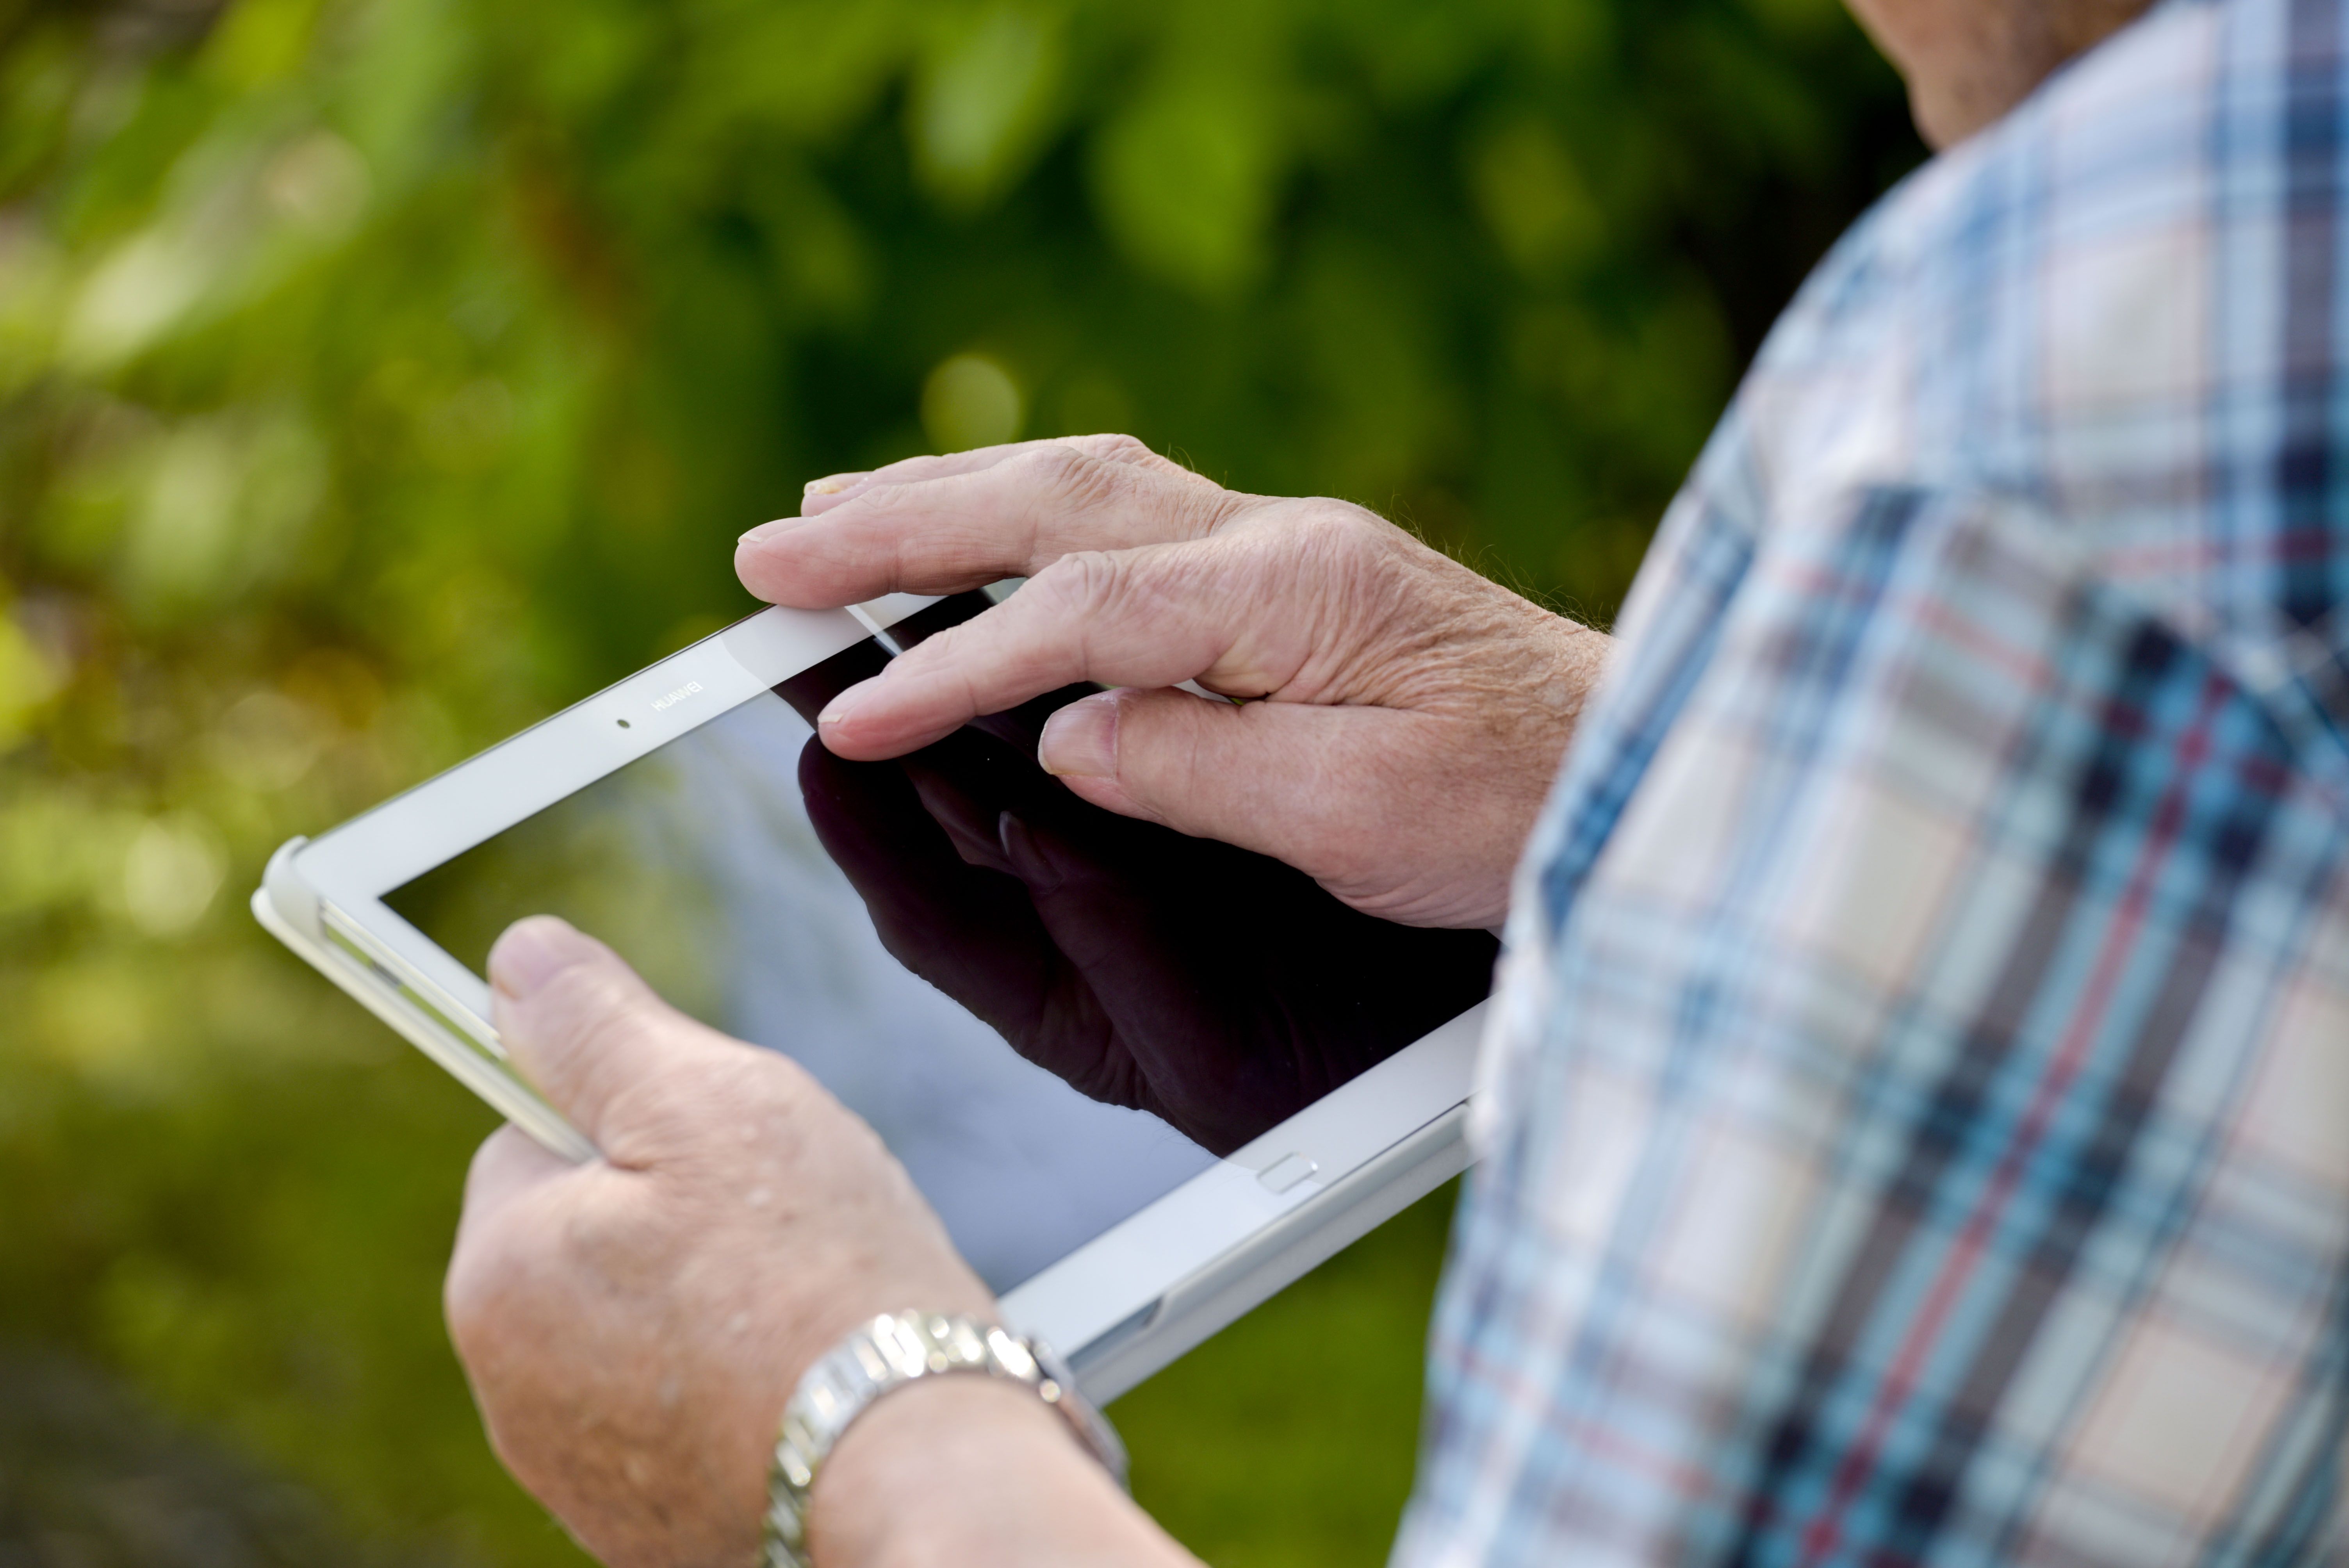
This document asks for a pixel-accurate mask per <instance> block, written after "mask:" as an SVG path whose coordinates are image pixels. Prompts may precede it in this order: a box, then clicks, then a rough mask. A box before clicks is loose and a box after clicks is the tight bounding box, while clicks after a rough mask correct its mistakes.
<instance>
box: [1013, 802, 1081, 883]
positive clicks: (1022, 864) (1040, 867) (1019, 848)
mask: <svg viewBox="0 0 2349 1568" xmlns="http://www.w3.org/2000/svg"><path fill="white" fill-rule="evenodd" d="M995 837H996V841H997V842H999V843H1000V844H1001V845H1002V846H1003V858H1004V859H1006V860H1008V861H1010V862H1011V869H1012V870H1013V871H1014V872H1017V873H1018V875H1019V880H1020V881H1021V882H1026V883H1027V884H1028V891H1029V892H1031V893H1051V892H1059V891H1060V889H1061V883H1062V882H1066V881H1067V880H1068V879H1067V878H1066V877H1064V876H1062V875H1061V868H1060V867H1059V866H1057V865H1055V864H1053V863H1052V857H1051V856H1050V855H1049V854H1047V853H1045V852H1044V846H1043V845H1042V844H1040V843H1039V842H1037V840H1036V834H1035V830H1033V829H1031V828H1030V827H1029V826H1028V824H1027V823H1025V822H1023V821H1021V820H1019V818H1017V817H1015V816H1013V815H1012V814H1011V813H1010V812H1009V811H1006V812H1004V813H1003V814H1002V815H1001V816H999V817H998V818H997V819H996V820H995Z"/></svg>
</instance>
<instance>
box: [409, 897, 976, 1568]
mask: <svg viewBox="0 0 2349 1568" xmlns="http://www.w3.org/2000/svg"><path fill="white" fill-rule="evenodd" d="M491 977H492V983H493V995H494V997H495V1004H494V1005H495V1007H496V1014H497V1024H498V1026H499V1028H500V1031H501V1033H502V1037H503V1038H504V1039H505V1041H506V1043H507V1046H508V1048H509V1049H510V1050H511V1051H512V1054H513V1057H514V1059H515V1061H516V1063H517V1064H518V1065H519V1066H520V1067H521V1068H523V1071H524V1072H525V1073H527V1074H528V1075H529V1077H530V1078H531V1079H532V1081H533V1082H534V1083H535V1084H537V1085H538V1086H539V1087H540V1088H541V1089H542V1090H543V1092H544V1093H545V1095H546V1097H547V1098H548V1099H549V1100H550V1101H552V1102H553V1103H554V1106H555V1108H556V1109H559V1110H561V1111H562V1112H563V1113H564V1115H565V1116H566V1117H568V1118H569V1119H571V1121H572V1122H573V1124H574V1126H576V1127H578V1128H579V1129H580V1130H581V1131H583V1132H585V1133H586V1134H587V1136H588V1137H589V1138H590V1139H591V1140H594V1142H595V1145H596V1147H597V1148H599V1149H601V1150H603V1151H604V1156H605V1158H604V1159H603V1160H601V1161H595V1162H594V1163H592V1164H588V1165H582V1166H574V1165H569V1164H565V1163H564V1162H563V1161H559V1160H557V1159H556V1158H555V1157H554V1156H553V1155H551V1154H548V1153H547V1152H546V1151H545V1150H542V1149H540V1148H539V1147H538V1145H536V1144H535V1143H533V1142H532V1141H531V1140H529V1139H527V1138H525V1137H524V1136H523V1134H521V1133H520V1132H517V1131H515V1130H513V1129H512V1128H507V1129H504V1130H502V1131H500V1132H499V1133H498V1134H497V1135H496V1136H494V1137H492V1139H491V1140H489V1141H488V1142H487V1143H485V1144H484V1145H482V1147H481V1153H480V1154H479V1155H478V1156H477V1157H476V1158H475V1160H474V1161H473V1169H472V1172H471V1178H470V1179H469V1180H468V1181H467V1183H466V1190H465V1215H464V1221H463V1223H462V1225H461V1226H460V1229H459V1231H458V1234H457V1247H456V1254H455V1256H454V1257H453V1258H452V1259H451V1260H450V1267H449V1278H448V1284H447V1288H446V1293H445V1295H446V1305H447V1310H448V1317H449V1327H450V1336H451V1337H452V1338H453V1339H454V1340H455V1342H456V1346H457V1350H458V1354H459V1355H460V1357H463V1359H464V1362H465V1367H466V1369H467V1371H468V1372H469V1373H470V1375H471V1377H472V1381H473V1389H474V1394H475V1397H476V1398H477V1399H478V1400H479V1401H480V1404H481V1411H482V1414H483V1416H484V1418H486V1420H487V1422H488V1425H489V1430H490V1438H491V1441H492V1444H493V1445H494V1446H495V1447H496V1449H497V1451H498V1456H499V1458H500V1459H502V1460H504V1461H505V1464H506V1466H507V1468H508V1469H510V1470H512V1471H513V1473H514V1475H515V1477H516V1478H517V1479H518V1480H521V1481H522V1483H523V1485H524V1486H526V1487H528V1488H529V1489H530V1490H531V1491H533V1493H535V1494H536V1495H537V1496H538V1497H539V1499H540V1500H541V1501H543V1502H544V1503H545V1504H546V1505H547V1506H548V1507H549V1508H551V1509H553V1510H554V1511H555V1513H556V1514H557V1515H559V1516H560V1517H561V1518H562V1519H563V1520H564V1522H565V1523H566V1524H568V1525H569V1526H570V1528H571V1530H572V1532H573V1533H574V1534H575V1535H576V1536H577V1537H578V1538H579V1540H580V1542H581V1543H582V1544H584V1545H585V1546H586V1547H587V1549H588V1550H589V1551H591V1552H593V1553H595V1554H596V1556H598V1557H599V1558H601V1559H602V1560H603V1561H605V1562H606V1563H614V1564H636V1563H642V1564H647V1565H650V1564H663V1565H678V1568H682V1565H687V1564H704V1563H706V1564H711V1565H716V1564H725V1565H727V1568H740V1565H741V1564H743V1563H748V1562H749V1561H750V1558H751V1555H752V1553H753V1551H754V1549H755V1547H756V1545H757V1529H758V1524H757V1521H758V1519H759V1516H760V1513H761V1508H762V1506H763V1499H764V1496H765V1482H764V1477H765V1470H766V1456H767V1453H768V1451H769V1449H770V1446H771V1444H772V1442H773V1440H774V1431H775V1421H776V1418H777V1416H778V1415H779V1414H780V1413H781V1409H782V1408H783V1403H784V1401H785V1400H786V1399H787V1398H789V1397H790V1394H791V1389H792V1385H793V1384H794V1382H796V1380H797V1379H798V1377H799V1375H800V1372H801V1371H802V1369H803V1368H804V1367H806V1366H807V1364H808V1363H809V1362H811V1361H812V1360H813V1359H814V1358H815V1357H817V1356H819V1355H821V1354H822V1353H823V1351H824V1350H825V1349H826V1348H828V1347H829V1346H830V1345H831V1344H832V1343H833V1341H834V1340H836V1339H837V1338H839V1336H841V1335H843V1334H844V1333H846V1332H847V1331H848V1329H849V1328H850V1327H852V1326H854V1324H855V1323H856V1322H858V1321H859V1320H860V1319H863V1318H866V1317H870V1316H872V1315H875V1314H877V1313H882V1312H895V1311H901V1310H903V1309H905V1307H907V1306H910V1305H916V1304H921V1305H927V1306H930V1307H932V1308H933V1309H934V1310H937V1311H945V1312H957V1311H960V1312H974V1313H979V1314H988V1313H991V1312H992V1311H993V1310H994V1302H993V1300H992V1298H991V1297H990V1296H989V1295H988V1291H987V1289H986V1287H985V1286H984V1285H982V1284H980V1283H979V1281H978V1277H977V1276H976V1275H974V1274H972V1273H971V1272H970V1270H969V1269H968V1267H966V1266H965V1265H964V1264H963V1263H962V1261H961V1260H960V1259H959V1258H958V1257H957V1256H956V1255H955V1253H954V1249H953V1248H952V1246H951V1245H949V1244H948V1243H947V1237H946V1233H945V1231H944V1229H943V1228H942V1227H941V1226H940V1225H939V1224H938V1222H937V1220H936V1217H935V1216H934V1215H933V1214H932V1213H931V1212H930V1210H929V1208H928V1205H926V1203H924V1202H923V1201H922V1199H921V1196H920V1194H919V1193H918V1192H916V1191H915V1190H914V1185H913V1183H912V1181H910V1180H909V1179H908V1178H907V1177H906V1175H905V1171H904V1170H903V1169H902V1168H901V1167H900V1166H899V1165H898V1164H897V1162H896V1161H895V1159H893V1158H892V1157H891V1156H890V1154H889V1152H888V1150H885V1149H884V1148H883V1147H882V1146H881V1141H880V1140H879V1139H877V1138H875V1137H874V1135H873V1132H872V1130H871V1129H869V1128H867V1127H866V1126H865V1125H864V1123H863V1122H862V1121H860V1120H858V1119H856V1118H855V1117H854V1116H853V1115H851V1114H850V1113H849V1112H848V1111H847V1110H846V1109H844V1108H843V1107H842V1106H841V1105H840V1104H839V1102H838V1101H836V1100H834V1099H833V1098H832V1097H831V1096H830V1095H829V1094H827V1093H825V1092H824V1090H823V1088H821V1087H820V1086H819V1085H817V1084H816V1083H815V1081H814V1080H813V1079H812V1078H809V1077H808V1076H807V1075H806V1074H805V1073H804V1072H802V1070H801V1069H800V1068H798V1067H797V1066H795V1065H794V1064H793V1063H792V1061H791V1060H790V1059H789V1058H787V1057H781V1056H778V1055H776V1054H775V1053H773V1052H771V1051H762V1050H758V1049H755V1048H753V1047H750V1046H745V1045H742V1044H740V1043H738V1042H736V1041H733V1040H730V1039H728V1038H726V1037H724V1036H721V1035H719V1034H718V1033H716V1032H715V1031H713V1030H710V1029H708V1028H705V1027H704V1026H701V1025H699V1024H698V1023H695V1022H694V1021H693V1020H691V1019H689V1018H688V1017H686V1016H683V1015H682V1014H680V1013H678V1012H676V1011H674V1010H673V1009H671V1008H670V1007H668V1006H667V1005H666V1004H665V1003H663V1002H662V1001H661V1000H660V999H659V998H658V997H657V996H655V995H653V994H652V992H651V991H650V990H649V989H647V987H646V986H645V985H644V983H643V982H642V981H640V980H638V979H637V978H636V975H634V974H632V973H631V972H630V971H629V970H628V969H627V967H626V965H623V964H622V963H621V962H620V961H619V959H618V958H617V957H616V956H615V955H614V954H612V953H611V952H610V950H609V949H607V948H605V946H604V945H603V944H601V943H598V942H595V941H592V940H591V939H589V938H587V937H585V936H583V935H581V934H579V933H577V932H575V931H573V930H572V929H571V928H570V927H569V926H567V925H565V924H564V923H562V922H561V921H558V920H554V919H553V918H551V917H545V916H542V917H539V918H537V919H535V920H531V921H525V922H523V923H521V924H519V925H517V926H516V927H515V928H514V929H513V930H512V931H510V932H508V933H507V934H506V935H505V936H504V937H503V938H502V939H501V941H500V943H499V944H498V947H497V949H496V951H495V953H494V954H492V959H491Z"/></svg>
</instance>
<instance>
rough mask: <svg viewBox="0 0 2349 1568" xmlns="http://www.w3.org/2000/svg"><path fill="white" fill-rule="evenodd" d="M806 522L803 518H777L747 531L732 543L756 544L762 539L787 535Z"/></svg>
mask: <svg viewBox="0 0 2349 1568" xmlns="http://www.w3.org/2000/svg"><path fill="white" fill-rule="evenodd" d="M805 521H807V519H805V518H803V517H779V518H777V519H775V520H774V521H772V522H762V523H761V524H760V525H759V526H758V527H756V528H753V529H750V530H748V531H745V532H744V533H743V535H742V537H741V538H740V539H738V540H736V541H735V543H736V544H737V545H743V544H756V543H758V542H760V541H761V540H762V539H772V538H773V537H774V536H775V535H776V534H779V533H788V532H790V531H792V529H794V528H797V527H798V526H799V525H800V524H801V523H803V522H805Z"/></svg>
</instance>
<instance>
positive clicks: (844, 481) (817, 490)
mask: <svg viewBox="0 0 2349 1568" xmlns="http://www.w3.org/2000/svg"><path fill="white" fill-rule="evenodd" d="M871 477H872V475H870V474H869V473H853V474H826V475H825V476H824V477H823V478H822V479H820V480H808V482H807V487H806V493H807V494H809V495H838V494H839V493H840V492H841V491H843V490H846V489H847V488H848V487H849V486H851V485H853V484H854V483H855V482H856V481H857V480H862V479H870V478H871Z"/></svg>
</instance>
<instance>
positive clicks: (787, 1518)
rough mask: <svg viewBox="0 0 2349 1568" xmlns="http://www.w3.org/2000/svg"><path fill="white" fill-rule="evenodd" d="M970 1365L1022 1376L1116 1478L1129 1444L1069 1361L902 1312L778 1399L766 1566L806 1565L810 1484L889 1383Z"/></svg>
mask: <svg viewBox="0 0 2349 1568" xmlns="http://www.w3.org/2000/svg"><path fill="white" fill-rule="evenodd" d="M955 1372H976V1373H980V1374H983V1375H984V1376H987V1377H1001V1378H1005V1379H1007V1380H1009V1381H1010V1382H1013V1383H1019V1384H1021V1385H1024V1386H1025V1387H1030V1388H1032V1389H1034V1390H1035V1392H1036V1396H1037V1398H1040V1399H1042V1400H1043V1401H1044V1403H1046V1404H1048V1405H1050V1406H1051V1407H1052V1408H1054V1409H1056V1410H1058V1411H1060V1412H1061V1415H1062V1416H1063V1417H1064V1418H1067V1420H1068V1423H1069V1425H1070V1426H1071V1428H1072V1429H1075V1431H1076V1434H1077V1438H1078V1440H1079V1441H1081V1442H1082V1443H1083V1444H1084V1446H1085V1447H1086V1448H1087V1449H1090V1450H1092V1456H1093V1457H1094V1458H1095V1459H1097V1460H1101V1462H1102V1466H1103V1467H1104V1468H1106V1469H1107V1470H1109V1472H1110V1474H1111V1475H1112V1476H1114V1477H1116V1478H1117V1482H1118V1484H1119V1485H1120V1486H1123V1485H1124V1484H1125V1445H1124V1444H1123V1443H1121V1442H1119V1441H1118V1440H1117V1433H1116V1431H1115V1430H1114V1429H1112V1428H1111V1426H1110V1424H1109V1422H1108V1421H1107V1420H1105V1419H1103V1418H1102V1413H1101V1412H1100V1411H1099V1410H1096V1409H1094V1408H1093V1407H1092V1403H1091V1402H1090V1401H1088V1400H1087V1399H1086V1398H1085V1397H1084V1396H1083V1395H1081V1394H1080V1393H1078V1392H1077V1387H1076V1384H1075V1383H1074V1382H1073V1381H1071V1378H1070V1377H1069V1369H1068V1368H1067V1367H1064V1366H1062V1365H1061V1358H1060V1357H1057V1356H1055V1355H1053V1354H1052V1352H1051V1351H1050V1349H1049V1348H1047V1347H1046V1346H1043V1345H1042V1344H1040V1343H1039V1342H1037V1341H1035V1340H1032V1339H1028V1338H1025V1337H1023V1336H1019V1335H1015V1334H1011V1333H1008V1332H1006V1331H1005V1330H1003V1329H1001V1328H998V1327H995V1326H991V1325H989V1324H985V1323H981V1322H980V1321H978V1319H977V1318H972V1317H942V1316H939V1315H936V1313H927V1312H900V1313H893V1314H891V1315H887V1316H885V1317H876V1318H874V1320H873V1321H872V1322H870V1323H867V1324H864V1325H862V1326H859V1327H858V1328H857V1329H856V1330H855V1331H854V1333H852V1334H850V1335H849V1336H847V1337H846V1338H845V1339H843V1340H842V1341H841V1342H840V1343H839V1344H838V1345H837V1346H834V1347H833V1349H832V1350H831V1351H830V1352H829V1353H827V1354H826V1355H825V1356H824V1357H823V1359H822V1360H820V1361H818V1362H817V1363H816V1364H815V1365H814V1366H812V1367H809V1368H808V1370H807V1375H806V1376H805V1377H802V1378H801V1379H800V1385H799V1387H798V1388H796V1389H794V1390H793V1391H792V1400H791V1403H790V1404H788V1405H786V1406H784V1407H783V1423H782V1429H781V1432H780V1433H778V1434H777V1436H776V1439H775V1460H774V1464H773V1466H772V1468H771V1469H770V1470H768V1472H767V1522H766V1532H765V1541H764V1544H763V1547H762V1549H761V1553H760V1559H759V1560H760V1562H761V1563H762V1564H763V1565H764V1568H810V1564H809V1563H808V1557H807V1506H808V1489H809V1488H810V1487H812V1486H813V1485H814V1484H815V1475H816V1471H817V1470H819V1469H820V1468H822V1466H823V1461H824V1458H825V1456H826V1455H828V1454H830V1453H831V1452H832V1449H833V1445H834V1444H835V1443H837V1442H839V1441H840V1437H841V1434H842V1433H843V1432H845V1431H846V1430H848V1426H849V1423H850V1422H852V1421H854V1420H855V1419H856V1418H857V1417H859V1416H861V1415H863V1414H864V1412H865V1410H866V1409H867V1408H869V1407H871V1405H872V1403H873V1401H874V1400H875V1399H878V1398H881V1396H882V1395H884V1394H886V1393H887V1392H889V1390H891V1389H892V1388H900V1387H904V1386H905V1385H906V1384H908V1383H911V1382H914V1381H915V1380H916V1379H917V1378H922V1377H938V1376H940V1375H943V1374H947V1373H955Z"/></svg>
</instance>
